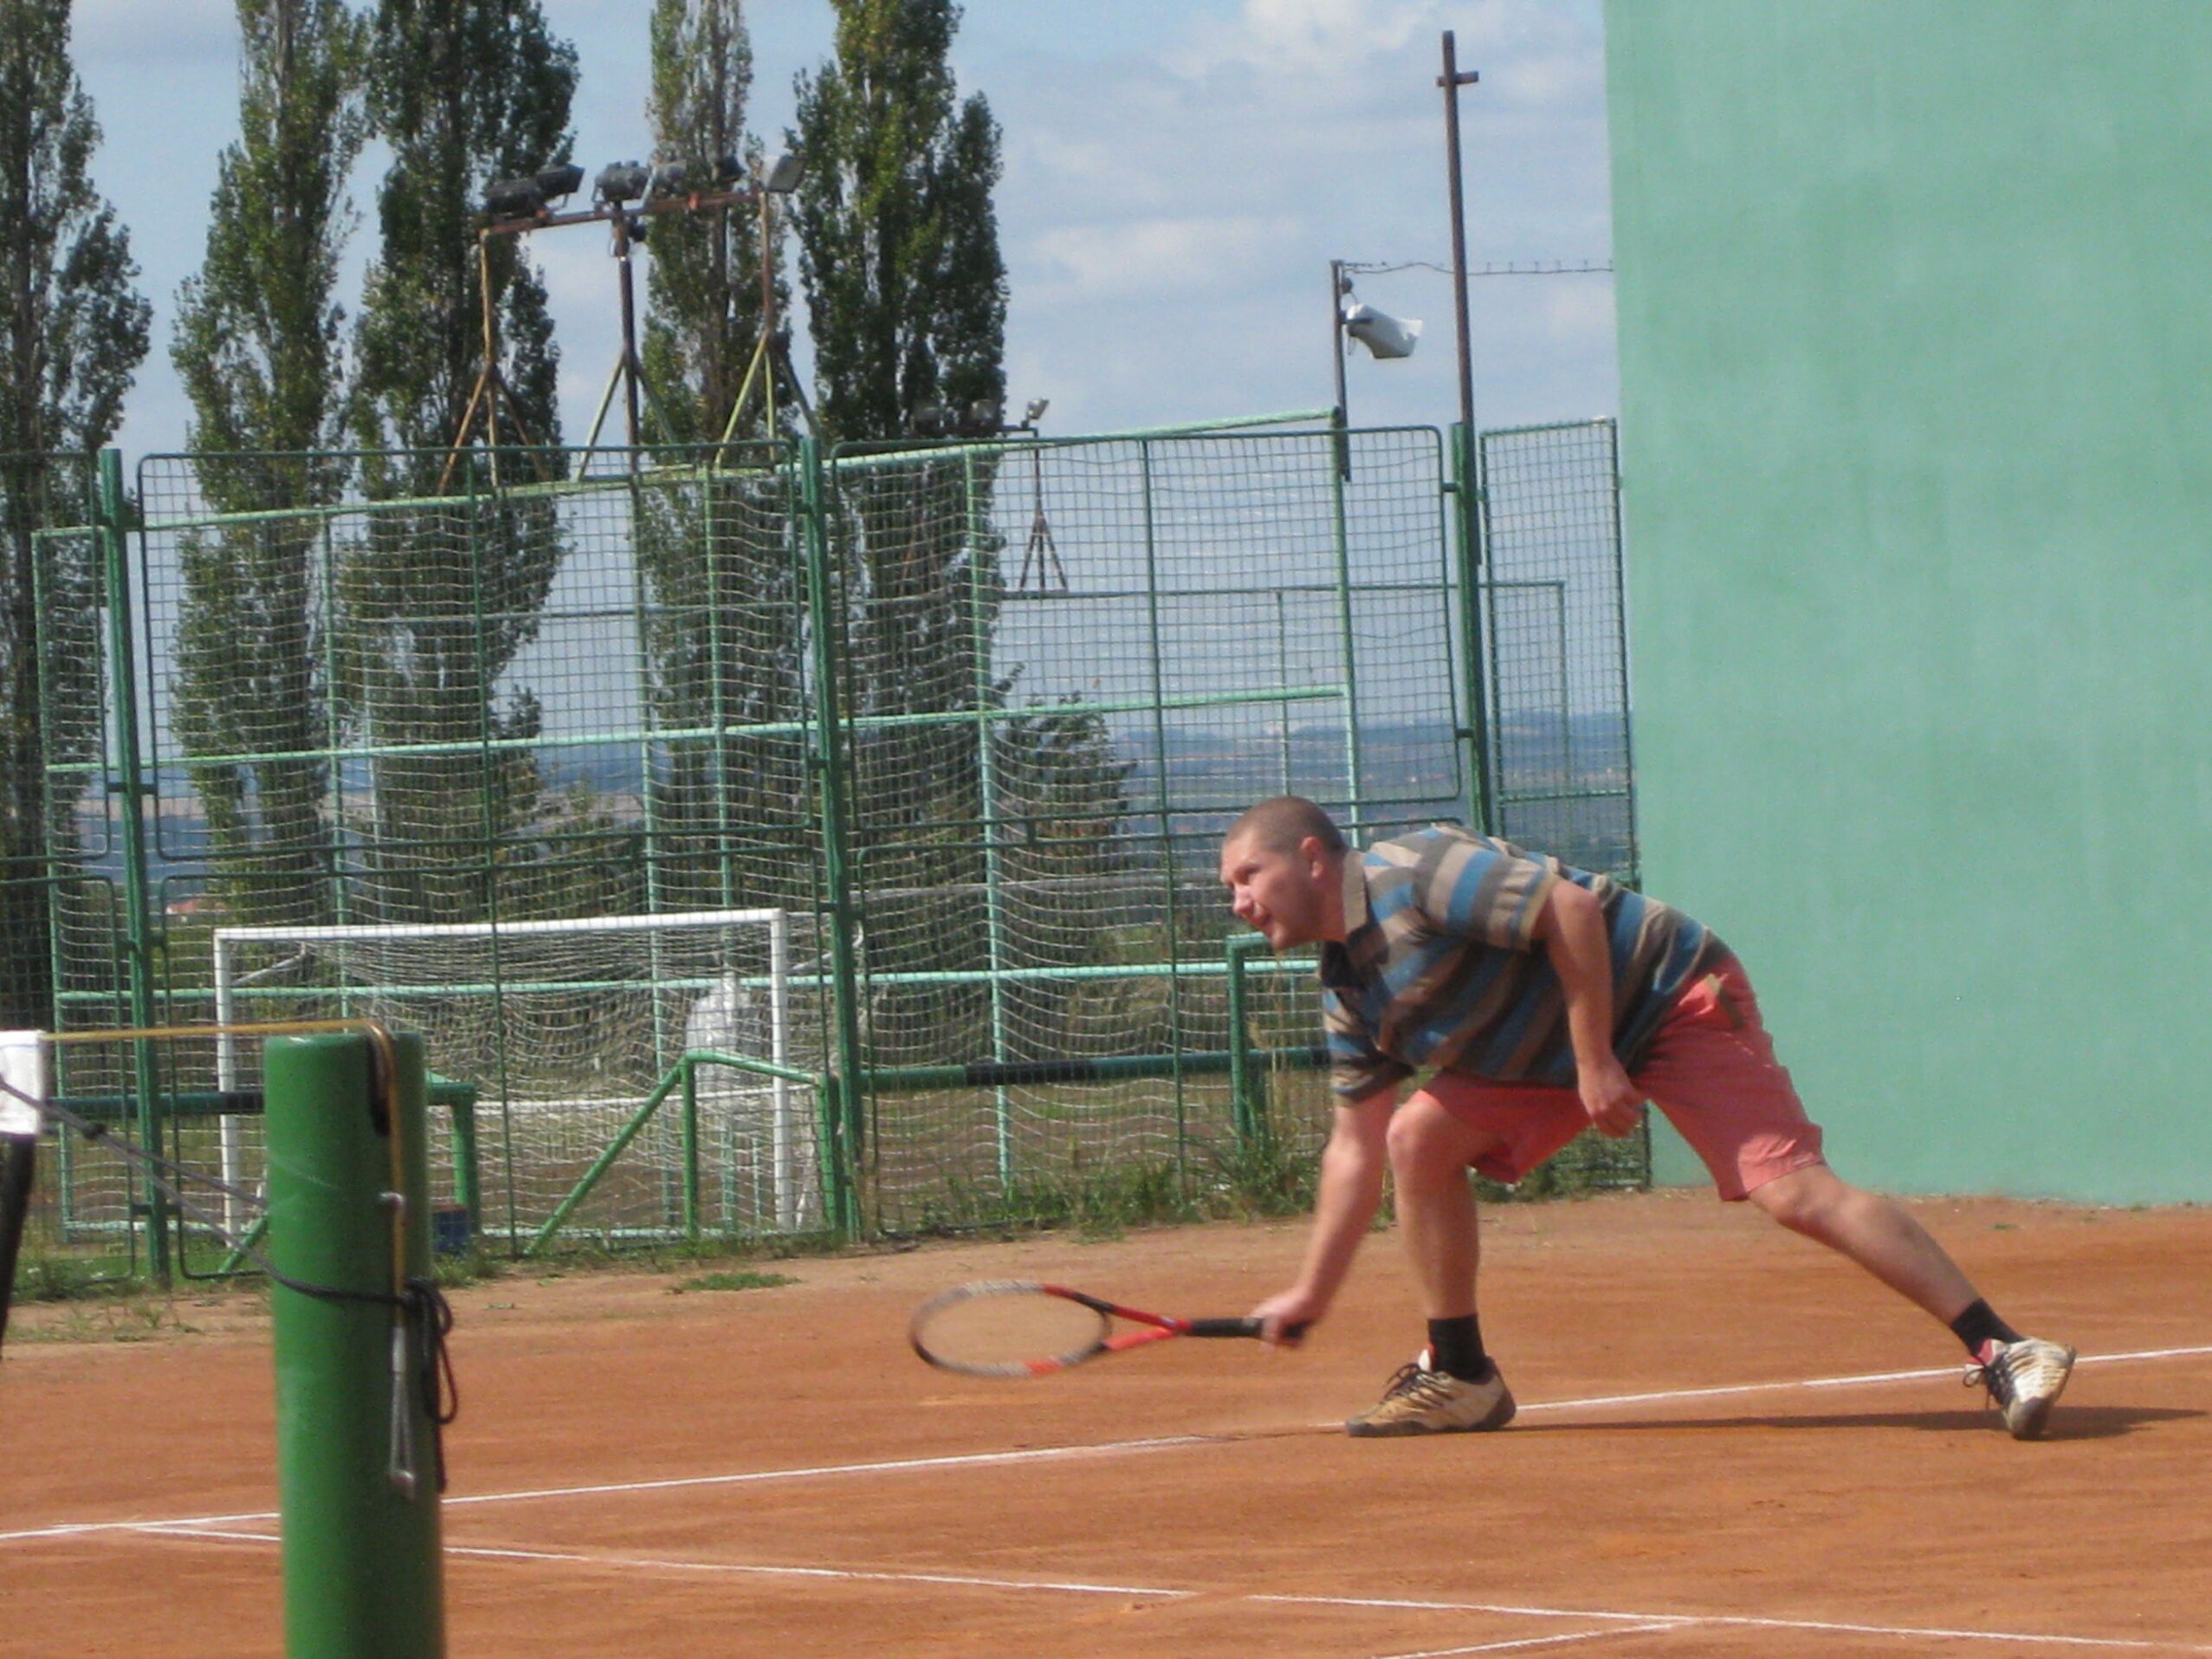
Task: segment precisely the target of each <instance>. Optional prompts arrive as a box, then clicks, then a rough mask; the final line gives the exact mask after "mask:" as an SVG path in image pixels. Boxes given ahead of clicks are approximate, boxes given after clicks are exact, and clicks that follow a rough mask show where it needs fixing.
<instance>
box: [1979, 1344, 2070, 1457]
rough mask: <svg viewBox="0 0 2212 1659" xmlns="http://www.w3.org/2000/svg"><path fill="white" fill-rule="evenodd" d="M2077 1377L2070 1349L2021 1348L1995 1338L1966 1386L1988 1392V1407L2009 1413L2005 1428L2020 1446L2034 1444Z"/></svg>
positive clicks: (1984, 1346) (1986, 1346)
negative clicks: (2070, 1380) (2072, 1378)
mask: <svg viewBox="0 0 2212 1659" xmlns="http://www.w3.org/2000/svg"><path fill="white" fill-rule="evenodd" d="M2072 1375H2073V1349H2071V1348H2066V1347H2061V1346H2060V1345H2059V1344H2057V1343H2055V1342H2044V1341H2041V1340H2040V1339H2039V1338H2034V1337H2022V1338H2021V1339H2020V1340H2019V1341H2018V1342H1999V1341H1997V1340H1995V1338H1992V1339H1991V1340H1989V1341H1988V1342H1985V1343H1983V1344H1982V1351H1981V1352H1980V1353H1979V1354H1978V1355H1977V1356H1976V1358H1975V1363H1974V1364H1971V1365H1969V1367H1967V1371H1966V1385H1967V1387H1969V1388H1973V1387H1976V1386H1977V1385H1978V1386H1980V1387H1982V1388H1985V1389H1987V1390H1989V1403H1990V1404H1991V1405H1993V1406H1995V1407H1996V1408H1997V1410H2000V1411H2002V1413H2004V1418H2005V1428H2006V1429H2008V1431H2009V1432H2010V1433H2011V1435H2012V1437H2013V1438H2014V1439H2015V1440H2034V1439H2036V1438H2037V1437H2038V1436H2040V1435H2041V1434H2042V1432H2043V1425H2044V1423H2045V1422H2047V1421H2048V1420H2049V1417H2050V1415H2051V1407H2052V1406H2053V1405H2054V1403H2056V1402H2057V1400H2058V1397H2059V1396H2060V1393H2061V1392H2063V1391H2064V1390H2065V1388H2066V1378H2067V1377H2070V1376H2072Z"/></svg>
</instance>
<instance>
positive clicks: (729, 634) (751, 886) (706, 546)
mask: <svg viewBox="0 0 2212 1659" xmlns="http://www.w3.org/2000/svg"><path fill="white" fill-rule="evenodd" d="M752 81H753V50H752V45H751V42H750V40H749V39H748V37H747V32H746V27H745V10H744V7H743V6H742V5H741V3H739V0H655V4H654V8H653V90H652V98H651V100H650V103H649V104H648V106H647V115H648V118H649V120H650V122H651V126H652V133H653V153H654V155H655V156H656V158H657V159H660V160H661V161H663V162H671V161H672V162H679V163H681V164H682V165H683V166H684V167H685V168H686V170H687V172H688V175H689V178H690V179H691V180H692V181H694V182H695V184H701V185H711V184H712V183H713V181H714V180H715V178H716V174H717V170H718V169H719V168H720V167H721V164H722V163H723V161H724V159H726V158H728V159H735V160H736V161H738V162H739V163H740V164H741V165H742V167H743V169H744V175H745V177H747V178H754V177H757V174H758V171H759V163H760V150H761V146H760V142H759V140H758V139H755V138H754V136H753V135H752V134H751V133H749V132H748V131H747V128H746V124H745V109H746V100H747V96H748V94H749V93H750V91H751V87H752ZM769 224H770V226H771V229H770V232H769V234H770V237H771V243H770V249H769V259H768V266H769V272H770V275H769V279H768V280H769V281H770V282H772V283H773V292H774V294H775V295H776V303H777V308H778V310H779V312H780V311H781V309H782V307H783V305H784V303H785V300H786V291H785V284H784V282H783V279H782V277H781V275H780V274H779V267H780V264H781V252H780V243H781V242H782V224H781V219H780V215H776V216H773V217H771V218H770V221H769ZM760 230H761V222H760V216H759V214H758V213H757V212H755V211H748V210H747V209H746V208H743V207H738V208H732V209H729V210H728V211H720V212H711V211H710V212H692V213H681V214H677V213H670V214H663V215H660V216H657V217H655V218H654V219H653V220H652V240H651V242H650V244H649V247H648V249H647V252H648V255H649V257H650V264H649V270H648V275H647V283H646V292H647V295H648V303H649V312H650V314H649V316H648V320H647V321H646V324H645V331H644V333H645V340H644V350H643V353H642V355H643V360H644V373H645V379H646V383H647V385H648V386H651V387H652V388H653V389H654V391H655V392H656V399H655V403H654V406H655V408H656V410H657V411H659V412H661V414H662V415H663V418H664V421H665V424H666V425H667V427H668V428H669V429H670V430H669V431H667V432H666V434H665V435H666V436H667V437H670V438H672V439H674V440H675V441H676V442H677V443H679V444H700V443H715V442H718V441H719V440H720V439H721V436H722V433H723V432H724V431H725V430H727V429H728V425H729V418H730V414H731V412H732V410H733V409H734V407H735V405H736V403H737V399H738V397H739V394H740V392H741V391H742V390H743V389H744V383H745V379H746V375H747V371H748V368H750V367H751V366H753V365H754V362H755V351H756V348H757V347H758V346H759V344H760V327H761V323H762V321H763V312H762V307H761V301H762V295H761V243H760ZM766 371H767V366H766V364H765V363H762V364H761V365H760V374H761V375H763V376H765V375H766ZM770 399H773V400H774V405H773V406H775V407H777V408H778V409H779V418H778V421H777V426H778V429H779V431H789V430H790V425H791V423H790V420H789V418H788V417H789V415H790V414H791V413H792V412H793V411H792V410H791V409H790V408H789V406H788V400H787V399H786V395H785V392H784V390H783V388H782V387H781V386H780V385H779V384H778V383H777V382H776V381H775V380H773V379H766V380H756V384H755V385H754V386H753V388H752V390H751V392H749V393H748V394H747V405H746V408H747V413H746V418H745V419H744V420H743V422H742V423H741V426H740V427H739V428H738V430H737V431H736V433H735V436H736V437H738V438H740V439H741V440H742V439H745V438H748V437H754V438H757V437H760V435H762V434H764V433H765V431H766V428H767V420H766V415H767V412H768V410H769V409H770V407H771V406H772V405H771V402H770ZM765 458H766V457H762V456H760V454H759V453H758V452H757V451H752V450H746V449H743V448H739V449H736V450H730V451H728V452H724V453H723V454H721V456H719V457H718V460H719V461H720V463H721V464H718V465H717V466H715V467H714V468H712V469H709V470H707V471H706V472H705V473H704V474H703V475H702V474H699V473H695V472H686V473H682V474H680V475H676V482H669V483H660V484H658V486H657V487H655V488H649V489H641V490H639V491H638V492H637V494H636V496H635V497H634V501H635V511H636V513H637V552H638V559H639V561H640V562H641V563H642V564H643V566H644V570H645V575H646V579H647V580H648V582H649V583H650V587H651V593H652V598H653V605H652V606H651V608H650V612H649V615H648V618H647V622H646V637H645V640H644V644H645V647H646V651H647V653H648V656H649V658H650V665H651V673H652V699H653V706H654V714H655V716H656V720H657V722H658V723H659V724H660V725H661V726H662V727H663V729H672V730H689V731H711V732H712V733H713V736H712V738H711V740H710V741H701V740H696V739H695V740H691V741H688V742H682V743H680V744H675V745H671V747H670V749H669V755H668V757H667V761H666V763H665V765H664V766H662V767H659V768H655V770H654V773H653V775H652V776H651V778H650V780H649V781H648V787H650V789H651V791H652V792H653V816H652V821H653V823H654V825H655V826H656V836H657V838H658V839H657V845H656V865H657V871H658V876H659V886H658V890H657V894H656V897H657V898H658V899H659V901H660V903H661V904H663V907H666V908H678V909H680V908H685V907H689V906H715V905H729V904H736V903H738V902H740V898H741V895H742V896H743V902H745V903H747V904H768V903H772V902H778V901H779V898H788V899H790V900H791V901H792V902H794V903H803V902H808V900H809V898H810V895H808V894H807V892H806V888H805V873H804V872H805V862H804V859H802V858H801V857H800V856H799V840H800V838H799V827H800V826H801V824H802V823H803V821H804V816H805V773H804V771H803V769H802V766H803V753H802V745H801V742H800V740H799V738H798V736H796V735H795V732H796V730H797V728H798V725H799V723H800V722H801V721H803V719H804V717H805V694H804V689H803V684H802V681H801V677H800V662H801V658H802V653H803V651H804V649H805V638H804V630H803V628H802V627H801V625H800V622H799V616H800V610H801V606H800V586H799V567H798V564H797V561H796V560H795V558H794V556H793V549H792V547H791V546H789V545H787V543H786V538H785V537H784V535H783V534H782V529H781V526H782V522H783V520H784V518H785V515H786V513H787V511H788V502H787V493H786V492H787V486H786V484H785V483H783V482H782V481H781V480H779V478H778V476H776V475H775V474H774V473H773V471H770V470H763V469H761V468H760V467H758V466H756V465H748V464H747V463H758V462H760V461H761V460H763V459H765ZM762 728H766V730H761V729H762Z"/></svg>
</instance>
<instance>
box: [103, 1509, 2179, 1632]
mask: <svg viewBox="0 0 2212 1659" xmlns="http://www.w3.org/2000/svg"><path fill="white" fill-rule="evenodd" d="M131 1530H133V1531H136V1532H139V1533H146V1534H147V1535H149V1536H152V1537H156V1538H167V1539H180V1540H181V1539H200V1540H216V1541H220V1542H225V1543H232V1542H235V1543H251V1544H275V1543H278V1542H280V1541H281V1540H280V1539H279V1538H278V1537H277V1535H276V1534H275V1533H241V1532H214V1531H188V1530H184V1529H183V1528H180V1527H178V1526H163V1525H158V1524H144V1525H140V1526H136V1527H133V1528H132V1529H131ZM445 1553H446V1554H447V1555H449V1556H462V1557H469V1558H472V1559H482V1560H494V1561H528V1562H550V1563H553V1564H555V1565H571V1566H586V1567H601V1568H612V1569H631V1570H638V1571H644V1572H675V1573H687V1574H693V1573H695V1574H702V1575H714V1574H720V1575H722V1576H726V1577H737V1578H802V1579H812V1580H815V1581H823V1580H830V1581H835V1582H839V1583H847V1584H909V1585H910V1584H935V1585H938V1586H947V1587H951V1588H954V1589H967V1590H1012V1591H1051V1592H1054V1593H1057V1594H1062V1595H1078V1596H1142V1597H1147V1598H1148V1599H1152V1600H1159V1601H1189V1600H1193V1599H1195V1598H1199V1597H1209V1598H1212V1599H1216V1600H1219V1601H1224V1602H1241V1603H1244V1604H1250V1605H1256V1606H1261V1605H1264V1606H1277V1607H1342V1608H1356V1609H1360V1610H1368V1611H1376V1612H1395V1613H1485V1614H1489V1615H1491V1616H1493V1617H1511V1618H1557V1619H1577V1620H1585V1619H1589V1620H1598V1621H1601V1622H1602V1623H1605V1624H1606V1625H1607V1627H1608V1628H1607V1629H1604V1630H1581V1631H1571V1632H1570V1631H1562V1632H1560V1633H1558V1634H1556V1635H1552V1636H1530V1637H1522V1638H1519V1639H1516V1640H1510V1641H1504V1642H1494V1643H1479V1644H1477V1645H1475V1646H1471V1647H1458V1648H1437V1649H1424V1650H1423V1651H1422V1652H1420V1653H1419V1654H1413V1653H1407V1654H1399V1655H1395V1656H1390V1659H1433V1656H1443V1655H1447V1654H1468V1653H1504V1652H1509V1651H1510V1650H1512V1649H1516V1648H1530V1647H1535V1646H1537V1645H1539V1644H1542V1643H1552V1644H1555V1645H1557V1644H1564V1643H1573V1642H1587V1641H1593V1640H1595V1639H1596V1638H1598V1637H1600V1636H1613V1635H1620V1636H1627V1635H1632V1634H1636V1633H1639V1632H1649V1631H1659V1630H1688V1629H1691V1628H1700V1629H1704V1628H1720V1629H1730V1630H1777V1631H1795V1632H1801V1633H1813V1632H1818V1633H1824V1634H1828V1635H1845V1636H1889V1637H1898V1638H1913V1639H1928V1640H1941V1641H1949V1642H2002V1643H2010V1644H2013V1645H2015V1646H2019V1647H2035V1648H2044V1647H2055V1648H2101V1649H2120V1650H2126V1651H2131V1652H2141V1653H2187V1654H2209V1655H2212V1646H2208V1645H2205V1644H2203V1643H2190V1642H2161V1641H2155V1640H2148V1639H2144V1638H2141V1637H2135V1636H2053V1635H2040V1634H2036V1633H2034V1632H2030V1631H2024V1630H1955V1629H1950V1628H1948V1627H1931V1626H1925V1625H1913V1624H1861V1623H1845V1622H1842V1621H1840V1620H1834V1619H1802V1618H1754V1617H1748V1616H1743V1615H1736V1614H1727V1613H1657V1612H1612V1611H1607V1610H1602V1609H1599V1608H1591V1607H1532V1606H1529V1605H1526V1604H1520V1603H1512V1602H1474V1601H1433V1600H1416V1599H1412V1598H1408V1597H1392V1596H1296V1595H1284V1594H1260V1593H1256V1592H1255V1593H1247V1594H1243V1595H1237V1594H1233V1593H1231V1594H1226V1595H1225V1594H1221V1593H1220V1592H1218V1591H1205V1590H1191V1589H1187V1588H1181V1587H1178V1586H1174V1585H1167V1584H1095V1583H1089V1582H1085V1581H1083V1580H1077V1579H1050V1578H986V1577H984V1576H982V1575H980V1574H974V1573H949V1572H890V1571H886V1570H882V1569H872V1570H871V1569H864V1568H852V1567H799V1566H763V1565H757V1564H754V1563H748V1562H740V1561H682V1560H669V1559H662V1558H656V1557H651V1556H634V1555H616V1554H608V1553H599V1554H592V1553H587V1552H581V1551H574V1550H526V1549H499V1548H493V1547H490V1546H479V1545H453V1544H449V1545H447V1546H445Z"/></svg>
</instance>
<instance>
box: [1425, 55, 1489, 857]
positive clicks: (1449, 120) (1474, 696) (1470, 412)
mask: <svg viewBox="0 0 2212 1659" xmlns="http://www.w3.org/2000/svg"><path fill="white" fill-rule="evenodd" d="M1480 78H1481V77H1480V76H1478V75H1477V74H1476V73H1475V72H1474V71H1473V70H1472V69H1469V70H1466V71H1465V72H1464V73H1462V71H1461V70H1460V68H1459V55H1458V49H1457V47H1456V46H1455V44H1454V43H1453V41H1452V31H1451V30H1450V29H1446V30H1445V31H1444V73H1443V74H1442V75H1439V76H1438V77H1437V78H1436V84H1437V85H1438V86H1439V87H1442V88H1443V89H1444V142H1445V149H1446V165H1447V168H1448V171H1449V174H1450V178H1451V181H1452V318H1453V321H1455V322H1456V323H1457V324H1458V335H1459V340H1458V345H1459V424H1458V430H1457V431H1455V432H1454V433H1453V438H1454V442H1453V444H1452V451H1453V453H1452V477H1453V483H1454V484H1455V486H1456V494H1455V496H1454V501H1455V504H1456V505H1457V507H1458V513H1459V556H1460V587H1461V591H1462V596H1463V597H1462V603H1463V604H1464V606H1465V622H1464V626H1465V637H1466V642H1467V721H1468V724H1467V730H1466V732H1465V737H1466V739H1467V748H1468V761H1469V767H1468V770H1469V779H1468V781H1469V784H1470V786H1471V787H1469V789H1468V791H1467V794H1468V800H1467V809H1468V810H1467V816H1468V818H1469V820H1470V821H1471V823H1472V825H1473V826H1474V827H1475V828H1476V829H1478V830H1480V831H1484V832H1485V833H1488V832H1491V831H1494V830H1496V829H1497V792H1496V791H1495V789H1494V788H1493V787H1491V786H1492V779H1491V759H1490V751H1491V743H1490V697H1489V683H1488V682H1489V672H1490V651H1489V648H1488V643H1487V630H1485V629H1484V626H1483V582H1484V570H1483V567H1484V563H1485V561H1484V556H1483V554H1484V548H1483V520H1482V509H1481V505H1480V498H1481V489H1482V481H1481V478H1480V476H1478V464H1479V463H1478V459H1477V450H1476V444H1475V368H1474V356H1473V353H1472V350H1471V347H1470V346H1469V344H1468V340H1467V211H1466V203H1465V198H1463V196H1462V195H1461V193H1460V188H1459V88H1460V87H1471V86H1473V85H1474V84H1475V83H1476V82H1477V81H1478V80H1479V79H1480Z"/></svg>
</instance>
